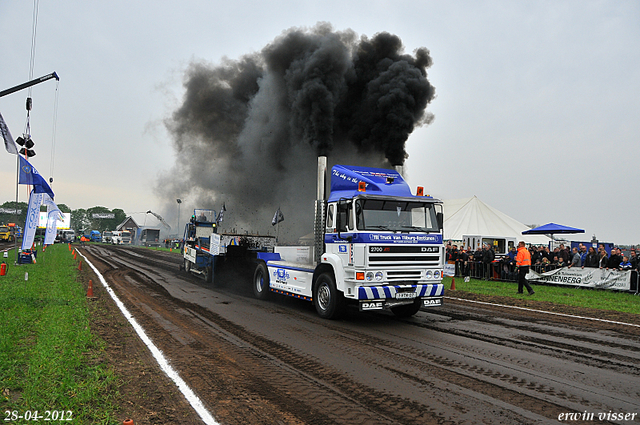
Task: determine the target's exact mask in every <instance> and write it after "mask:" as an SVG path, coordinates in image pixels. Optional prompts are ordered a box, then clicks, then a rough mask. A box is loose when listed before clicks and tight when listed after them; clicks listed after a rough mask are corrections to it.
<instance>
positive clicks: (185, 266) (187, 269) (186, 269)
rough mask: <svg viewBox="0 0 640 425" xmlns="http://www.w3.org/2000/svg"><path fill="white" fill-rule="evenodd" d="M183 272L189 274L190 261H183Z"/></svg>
mask: <svg viewBox="0 0 640 425" xmlns="http://www.w3.org/2000/svg"><path fill="white" fill-rule="evenodd" d="M184 271H186V272H187V273H189V272H191V261H189V260H187V259H186V258H185V259H184Z"/></svg>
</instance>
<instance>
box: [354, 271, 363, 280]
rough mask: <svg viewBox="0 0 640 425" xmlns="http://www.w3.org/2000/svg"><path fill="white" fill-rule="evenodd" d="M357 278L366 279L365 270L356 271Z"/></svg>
mask: <svg viewBox="0 0 640 425" xmlns="http://www.w3.org/2000/svg"><path fill="white" fill-rule="evenodd" d="M356 280H364V272H356Z"/></svg>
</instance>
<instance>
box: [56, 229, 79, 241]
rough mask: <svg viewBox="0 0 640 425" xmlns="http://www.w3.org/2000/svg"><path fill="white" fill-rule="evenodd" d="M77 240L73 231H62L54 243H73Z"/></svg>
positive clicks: (58, 233)
mask: <svg viewBox="0 0 640 425" xmlns="http://www.w3.org/2000/svg"><path fill="white" fill-rule="evenodd" d="M75 240H76V232H74V231H73V230H71V229H64V230H62V229H60V230H58V232H57V233H56V239H55V240H54V243H72V242H75Z"/></svg>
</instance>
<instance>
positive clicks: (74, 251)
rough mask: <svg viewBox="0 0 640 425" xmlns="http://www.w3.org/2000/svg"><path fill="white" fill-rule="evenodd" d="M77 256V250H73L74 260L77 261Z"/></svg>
mask: <svg viewBox="0 0 640 425" xmlns="http://www.w3.org/2000/svg"><path fill="white" fill-rule="evenodd" d="M76 255H77V254H76V250H75V249H74V250H73V259H74V260H75V259H76Z"/></svg>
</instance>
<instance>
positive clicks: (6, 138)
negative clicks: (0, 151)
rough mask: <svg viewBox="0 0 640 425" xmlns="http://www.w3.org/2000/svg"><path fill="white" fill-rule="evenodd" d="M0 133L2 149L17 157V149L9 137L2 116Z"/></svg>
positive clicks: (0, 117) (0, 115)
mask: <svg viewBox="0 0 640 425" xmlns="http://www.w3.org/2000/svg"><path fill="white" fill-rule="evenodd" d="M0 133H2V138H3V139H4V147H5V148H7V152H9V153H12V154H15V155H17V154H18V147H17V146H16V142H15V141H14V140H13V137H11V132H10V131H9V127H7V123H6V122H4V118H2V114H0Z"/></svg>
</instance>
